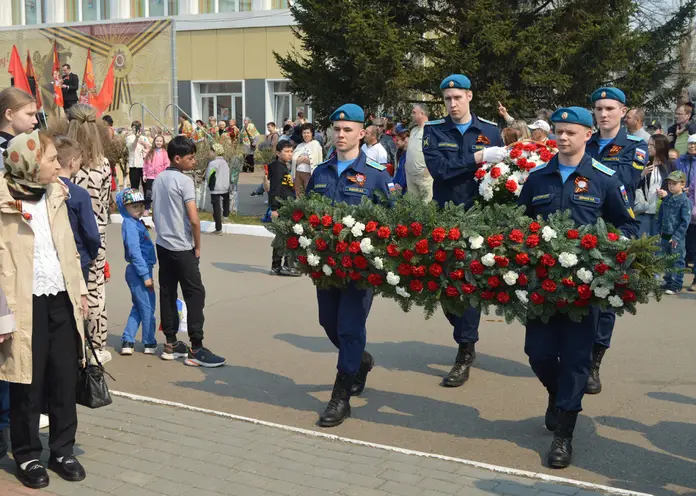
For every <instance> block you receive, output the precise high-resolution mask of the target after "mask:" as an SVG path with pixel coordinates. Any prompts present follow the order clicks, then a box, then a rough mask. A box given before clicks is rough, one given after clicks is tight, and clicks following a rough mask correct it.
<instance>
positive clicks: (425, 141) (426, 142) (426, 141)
mask: <svg viewBox="0 0 696 496" xmlns="http://www.w3.org/2000/svg"><path fill="white" fill-rule="evenodd" d="M429 145H430V136H426V137H425V138H423V148H428V146H429Z"/></svg>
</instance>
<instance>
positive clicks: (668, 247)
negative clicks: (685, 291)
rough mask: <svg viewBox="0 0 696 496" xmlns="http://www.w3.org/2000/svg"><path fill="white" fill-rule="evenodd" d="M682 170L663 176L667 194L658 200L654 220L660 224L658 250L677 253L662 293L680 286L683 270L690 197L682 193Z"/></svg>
mask: <svg viewBox="0 0 696 496" xmlns="http://www.w3.org/2000/svg"><path fill="white" fill-rule="evenodd" d="M685 185H686V174H684V173H683V172H682V171H673V172H671V173H670V174H669V176H667V187H668V188H669V192H670V195H669V196H668V197H667V198H665V199H664V200H662V205H660V212H659V214H658V215H657V224H658V225H659V226H660V235H661V237H662V252H663V254H665V255H678V257H679V258H678V259H677V260H676V261H675V262H674V268H675V269H678V270H677V271H675V272H667V273H666V274H665V283H664V286H663V288H664V290H665V294H668V295H673V294H676V293H679V292H680V291H681V290H682V283H683V282H684V273H683V272H681V271H680V269H683V268H684V267H685V263H684V257H685V255H686V230H687V229H688V227H689V223H690V222H691V206H692V205H691V201H690V200H689V198H688V197H687V196H686V193H684V187H685Z"/></svg>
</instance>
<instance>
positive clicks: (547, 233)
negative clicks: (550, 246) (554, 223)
mask: <svg viewBox="0 0 696 496" xmlns="http://www.w3.org/2000/svg"><path fill="white" fill-rule="evenodd" d="M541 237H542V238H544V241H546V242H549V241H551V240H552V239H553V238H557V237H558V235H557V234H556V231H554V230H553V229H551V228H550V227H549V226H544V228H543V229H542V230H541Z"/></svg>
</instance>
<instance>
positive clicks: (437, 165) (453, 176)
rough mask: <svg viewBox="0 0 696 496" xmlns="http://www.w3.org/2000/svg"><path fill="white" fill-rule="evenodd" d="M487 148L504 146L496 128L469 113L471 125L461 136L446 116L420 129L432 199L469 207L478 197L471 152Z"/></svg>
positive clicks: (475, 166)
mask: <svg viewBox="0 0 696 496" xmlns="http://www.w3.org/2000/svg"><path fill="white" fill-rule="evenodd" d="M489 146H503V140H502V138H501V137H500V131H499V130H498V127H497V126H496V125H495V124H493V123H491V122H488V121H485V120H483V119H479V118H478V117H476V115H474V114H471V126H469V129H467V130H466V132H465V133H464V134H463V135H462V134H461V133H460V132H459V130H458V129H457V125H456V124H455V123H454V122H452V119H451V118H450V117H449V116H448V117H446V118H444V119H440V120H437V121H430V122H428V123H427V124H426V125H425V128H424V129H423V155H424V157H425V165H426V166H427V167H428V171H429V172H430V175H431V176H433V179H434V182H433V199H434V200H435V201H436V202H437V203H438V204H440V206H443V205H444V204H445V203H447V202H448V201H453V202H454V203H455V204H457V205H464V207H465V208H469V207H471V206H472V205H473V203H474V200H475V199H476V197H477V196H478V183H477V181H476V179H474V173H475V172H476V169H477V168H478V166H477V165H476V160H474V153H476V152H477V151H479V150H483V149H484V148H486V147H489Z"/></svg>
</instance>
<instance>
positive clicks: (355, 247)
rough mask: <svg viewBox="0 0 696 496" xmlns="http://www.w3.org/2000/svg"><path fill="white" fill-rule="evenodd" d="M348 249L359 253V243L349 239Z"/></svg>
mask: <svg viewBox="0 0 696 496" xmlns="http://www.w3.org/2000/svg"><path fill="white" fill-rule="evenodd" d="M348 251H349V252H351V253H354V254H357V253H360V243H358V242H357V241H351V242H350V245H348Z"/></svg>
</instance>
